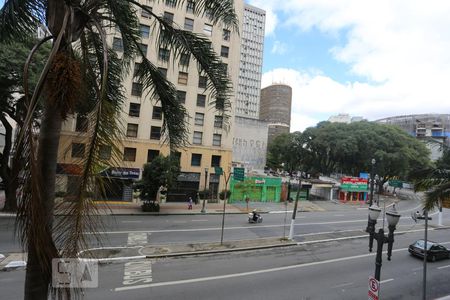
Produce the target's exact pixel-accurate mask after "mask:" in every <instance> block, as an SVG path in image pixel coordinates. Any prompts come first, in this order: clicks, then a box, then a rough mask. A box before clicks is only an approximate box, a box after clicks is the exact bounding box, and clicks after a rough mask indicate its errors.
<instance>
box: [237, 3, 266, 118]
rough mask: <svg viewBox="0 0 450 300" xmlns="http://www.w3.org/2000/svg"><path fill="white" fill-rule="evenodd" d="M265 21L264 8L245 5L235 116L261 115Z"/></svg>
mask: <svg viewBox="0 0 450 300" xmlns="http://www.w3.org/2000/svg"><path fill="white" fill-rule="evenodd" d="M265 20H266V12H265V11H264V10H262V9H260V8H257V7H254V6H251V5H248V4H245V5H244V16H243V23H242V33H241V53H240V65H239V79H238V87H237V95H236V110H235V112H236V116H240V117H246V118H252V119H258V117H259V102H260V91H261V74H262V63H263V50H264V27H265Z"/></svg>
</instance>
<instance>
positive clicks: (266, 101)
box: [259, 84, 292, 143]
mask: <svg viewBox="0 0 450 300" xmlns="http://www.w3.org/2000/svg"><path fill="white" fill-rule="evenodd" d="M291 105H292V88H291V87H290V86H288V85H285V84H273V85H270V86H268V87H265V88H263V89H262V90H261V106H260V109H259V118H260V119H261V120H263V121H266V122H269V138H268V143H270V142H271V141H272V140H273V139H274V138H275V137H277V136H278V135H280V134H282V133H289V130H290V127H291Z"/></svg>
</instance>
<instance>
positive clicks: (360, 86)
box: [246, 0, 450, 131]
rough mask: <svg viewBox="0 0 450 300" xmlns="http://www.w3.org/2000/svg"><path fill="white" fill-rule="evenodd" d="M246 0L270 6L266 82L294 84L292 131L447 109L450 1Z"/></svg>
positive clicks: (449, 104)
mask: <svg viewBox="0 0 450 300" xmlns="http://www.w3.org/2000/svg"><path fill="white" fill-rule="evenodd" d="M246 2H247V3H249V4H251V5H254V6H256V7H259V8H262V9H264V10H266V31H265V41H264V43H265V45H264V62H263V76H262V88H264V87H266V86H268V85H271V84H272V83H284V84H288V85H290V86H291V87H292V92H293V98H292V115H291V131H297V130H299V131H303V130H304V129H305V128H307V127H310V126H315V125H316V124H317V123H318V122H320V121H324V120H328V118H329V117H330V116H332V115H337V114H339V113H347V114H350V115H351V116H362V117H364V118H366V119H368V120H370V121H372V120H376V119H380V118H385V117H390V116H398V115H407V114H419V113H450V18H449V17H448V16H449V15H450V1H447V0H433V1H425V0H377V1H371V0H338V1H337V0H283V1H279V0H247V1H246Z"/></svg>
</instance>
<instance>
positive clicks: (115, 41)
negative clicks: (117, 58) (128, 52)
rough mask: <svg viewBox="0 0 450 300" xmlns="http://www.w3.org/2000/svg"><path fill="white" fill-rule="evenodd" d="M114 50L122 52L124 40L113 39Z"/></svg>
mask: <svg viewBox="0 0 450 300" xmlns="http://www.w3.org/2000/svg"><path fill="white" fill-rule="evenodd" d="M113 50H114V51H120V52H122V51H123V42H122V39H120V38H116V37H115V38H114V39H113Z"/></svg>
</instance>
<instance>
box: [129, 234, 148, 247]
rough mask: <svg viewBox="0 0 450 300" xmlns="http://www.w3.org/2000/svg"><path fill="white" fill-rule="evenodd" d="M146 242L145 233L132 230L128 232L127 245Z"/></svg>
mask: <svg viewBox="0 0 450 300" xmlns="http://www.w3.org/2000/svg"><path fill="white" fill-rule="evenodd" d="M147 243H148V242H147V233H144V232H132V233H129V234H128V241H127V245H128V246H132V245H146V244H147Z"/></svg>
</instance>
